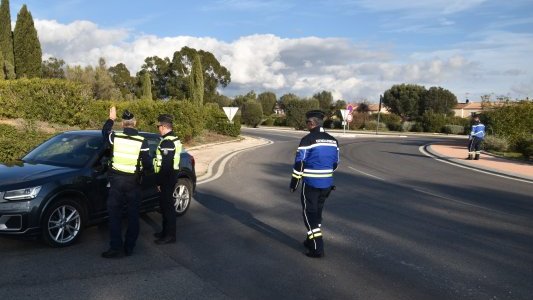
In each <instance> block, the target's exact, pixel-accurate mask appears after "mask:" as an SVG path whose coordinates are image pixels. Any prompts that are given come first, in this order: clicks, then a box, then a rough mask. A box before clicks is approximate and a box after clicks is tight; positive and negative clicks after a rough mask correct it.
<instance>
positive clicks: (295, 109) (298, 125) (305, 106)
mask: <svg viewBox="0 0 533 300" xmlns="http://www.w3.org/2000/svg"><path fill="white" fill-rule="evenodd" d="M313 109H318V101H311V100H300V99H296V100H293V101H290V102H289V104H288V105H287V109H286V112H287V124H288V125H289V126H291V127H293V128H294V129H304V128H306V126H305V113H306V112H308V111H310V110H313Z"/></svg>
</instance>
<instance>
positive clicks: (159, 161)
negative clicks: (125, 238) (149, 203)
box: [154, 114, 182, 245]
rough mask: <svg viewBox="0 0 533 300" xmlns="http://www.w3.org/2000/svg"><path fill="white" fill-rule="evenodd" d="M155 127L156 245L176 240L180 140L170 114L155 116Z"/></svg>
mask: <svg viewBox="0 0 533 300" xmlns="http://www.w3.org/2000/svg"><path fill="white" fill-rule="evenodd" d="M157 123H158V124H157V129H158V130H159V134H161V142H160V143H159V146H158V147H157V150H156V157H155V161H154V167H155V173H156V180H157V189H158V190H159V191H160V192H161V195H160V197H159V207H160V208H161V212H162V215H163V221H162V223H163V224H162V230H161V231H160V232H156V233H154V236H155V237H156V238H157V240H155V241H154V242H155V243H156V244H158V245H163V244H171V243H175V242H176V208H175V207H174V201H175V200H174V197H173V193H174V187H175V185H176V182H177V181H178V170H179V166H180V153H181V148H182V146H181V142H180V140H179V139H178V137H176V135H175V134H174V131H172V116H171V115H168V114H162V115H160V116H159V117H158V118H157Z"/></svg>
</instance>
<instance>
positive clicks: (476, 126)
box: [466, 114, 485, 160]
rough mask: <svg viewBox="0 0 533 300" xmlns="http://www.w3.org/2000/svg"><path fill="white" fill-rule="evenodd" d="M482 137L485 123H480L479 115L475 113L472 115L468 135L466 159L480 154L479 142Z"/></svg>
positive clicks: (477, 156)
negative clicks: (470, 129) (470, 128)
mask: <svg viewBox="0 0 533 300" xmlns="http://www.w3.org/2000/svg"><path fill="white" fill-rule="evenodd" d="M484 138H485V125H483V124H482V123H481V121H480V120H479V116H478V115H477V114H476V115H474V116H473V124H472V131H471V132H470V135H469V137H468V140H469V141H468V157H467V158H466V159H469V160H471V159H475V160H478V159H479V155H480V154H481V143H482V142H483V139H484ZM474 154H475V156H474Z"/></svg>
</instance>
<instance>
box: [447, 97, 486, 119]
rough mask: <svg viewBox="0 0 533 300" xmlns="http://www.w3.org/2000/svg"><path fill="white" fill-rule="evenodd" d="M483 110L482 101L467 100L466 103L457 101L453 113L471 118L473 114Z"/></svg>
mask: <svg viewBox="0 0 533 300" xmlns="http://www.w3.org/2000/svg"><path fill="white" fill-rule="evenodd" d="M482 110H483V107H482V105H481V102H470V101H468V100H466V102H465V103H457V105H455V107H454V108H453V113H454V115H455V116H456V117H461V118H469V117H470V116H472V114H477V113H480V112H481V111H482Z"/></svg>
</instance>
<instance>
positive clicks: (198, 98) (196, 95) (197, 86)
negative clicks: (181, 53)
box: [189, 54, 204, 105]
mask: <svg viewBox="0 0 533 300" xmlns="http://www.w3.org/2000/svg"><path fill="white" fill-rule="evenodd" d="M189 80H190V83H189V90H190V96H189V97H190V98H189V99H190V100H191V101H192V102H194V103H196V104H198V105H203V104H204V76H203V72H202V62H201V61H200V55H198V54H196V55H195V56H194V61H193V63H192V69H191V74H190V75H189Z"/></svg>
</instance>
